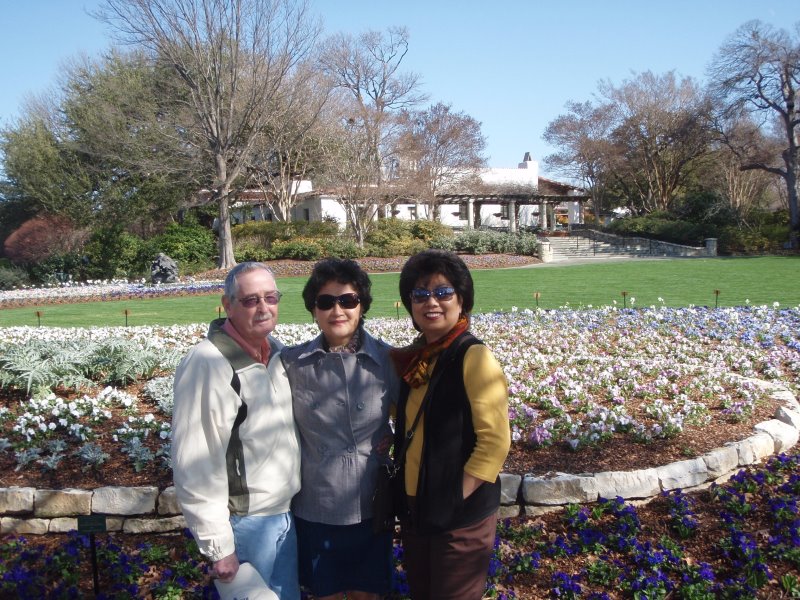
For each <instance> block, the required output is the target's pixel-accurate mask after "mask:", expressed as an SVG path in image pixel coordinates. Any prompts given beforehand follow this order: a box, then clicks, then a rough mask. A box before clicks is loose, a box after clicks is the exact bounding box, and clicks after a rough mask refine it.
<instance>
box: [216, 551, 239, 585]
mask: <svg viewBox="0 0 800 600" xmlns="http://www.w3.org/2000/svg"><path fill="white" fill-rule="evenodd" d="M238 570H239V558H238V557H237V556H236V553H235V552H234V553H233V554H229V555H228V556H226V557H225V558H221V559H219V560H218V561H217V562H215V563H213V564H212V565H211V576H212V577H214V578H215V579H219V580H220V581H222V582H224V583H230V582H231V581H233V578H234V577H236V572H237V571H238Z"/></svg>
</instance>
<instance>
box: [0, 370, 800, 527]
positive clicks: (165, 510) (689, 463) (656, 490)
mask: <svg viewBox="0 0 800 600" xmlns="http://www.w3.org/2000/svg"><path fill="white" fill-rule="evenodd" d="M750 381H752V382H753V383H755V384H756V385H758V386H759V387H761V388H763V389H765V390H766V391H767V393H768V395H769V396H770V397H771V398H773V399H774V400H777V401H778V402H779V407H778V409H777V410H776V411H775V415H774V418H773V419H770V420H768V421H764V422H762V423H758V424H757V425H756V426H755V427H754V431H753V435H751V436H750V437H748V438H746V439H744V440H741V441H738V442H732V443H729V444H726V445H725V446H723V447H722V448H717V449H715V450H712V451H711V452H708V453H706V454H703V455H702V456H699V457H697V458H693V459H689V460H682V461H678V462H674V463H670V464H667V465H664V466H661V467H655V468H650V469H639V470H636V471H606V472H602V473H579V474H569V473H552V474H548V475H546V476H535V475H525V476H522V475H514V474H510V473H502V474H501V475H500V481H501V484H502V491H501V504H502V506H501V508H500V516H501V517H502V518H505V517H514V516H518V515H520V514H525V515H529V516H535V515H541V514H544V513H547V512H553V511H557V510H561V509H563V508H564V506H565V505H567V504H574V503H580V504H582V503H589V502H596V501H597V500H598V499H599V498H614V497H616V496H621V497H622V498H624V499H626V500H642V501H646V500H648V499H650V498H653V497H655V496H657V495H658V494H660V493H661V492H662V491H668V490H674V489H677V488H681V489H683V490H686V489H691V488H697V487H699V486H703V485H709V484H710V483H712V482H714V481H724V480H726V479H727V478H729V477H730V476H731V475H732V474H733V473H735V472H736V471H737V470H738V469H740V468H741V467H745V466H748V465H753V464H756V463H759V462H761V461H763V460H764V459H766V458H768V457H770V456H772V455H774V454H780V453H781V452H786V451H788V450H789V449H790V448H792V447H794V446H795V445H796V444H797V442H798V431H800V404H799V403H798V402H797V399H796V398H795V396H794V394H793V393H792V392H791V391H790V390H789V389H788V388H786V387H784V386H782V385H778V384H774V383H769V382H765V381H761V380H750ZM81 515H105V516H106V528H107V530H108V531H115V532H123V533H167V532H172V531H179V530H181V529H183V528H185V527H186V522H185V521H184V519H183V516H181V514H180V509H179V508H178V502H177V500H176V498H175V488H174V487H169V488H166V489H165V490H159V489H158V488H157V487H134V488H124V487H101V488H97V489H94V490H79V489H70V488H66V489H60V490H46V489H43V490H37V489H34V488H28V487H10V488H0V534H3V535H5V534H25V535H30V534H45V533H66V532H68V531H70V530H73V529H77V526H78V516H81Z"/></svg>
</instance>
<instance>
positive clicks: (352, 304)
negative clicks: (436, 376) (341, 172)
mask: <svg viewBox="0 0 800 600" xmlns="http://www.w3.org/2000/svg"><path fill="white" fill-rule="evenodd" d="M303 300H304V302H305V306H306V308H307V309H308V310H309V312H310V313H311V314H312V316H313V318H314V321H315V322H316V323H317V325H318V326H319V328H320V331H321V333H320V335H319V336H317V337H316V338H314V339H313V340H311V341H310V342H306V343H304V344H300V345H298V346H294V347H291V348H285V349H284V350H283V352H282V353H281V357H282V359H283V361H284V364H285V366H286V371H287V374H288V376H289V383H290V385H291V388H292V399H293V408H294V417H295V420H296V422H297V427H298V430H299V433H300V449H301V460H300V464H301V489H300V492H299V493H298V494H297V495H296V496H295V497H294V500H293V501H292V512H293V513H294V516H295V523H296V528H297V537H298V552H299V571H300V582H301V584H302V585H304V586H305V587H306V588H308V589H309V590H310V591H311V593H312V594H313V595H314V597H315V598H316V599H317V600H328V599H336V598H343V597H344V595H345V594H346V595H347V598H348V600H352V599H354V600H377V599H378V598H380V597H381V596H382V595H384V594H386V593H387V592H388V591H389V587H390V583H391V575H392V535H391V533H378V534H375V533H373V530H372V522H371V517H372V507H371V502H372V495H373V492H374V490H375V484H376V480H377V472H378V468H379V466H380V464H381V463H383V462H386V460H387V459H388V447H389V445H390V443H391V442H390V440H391V436H392V431H391V428H390V426H389V413H390V408H391V407H392V405H393V404H395V403H396V400H397V390H398V387H399V386H398V385H397V376H396V375H395V373H394V369H393V367H392V363H391V361H390V360H389V349H390V347H389V345H388V344H386V343H384V342H382V341H380V340H377V339H375V338H374V337H372V336H371V335H370V334H369V333H367V332H366V331H365V329H364V314H365V313H366V312H367V311H368V310H369V307H370V304H371V302H372V296H371V295H370V280H369V277H368V275H367V274H366V272H364V271H363V270H362V269H361V267H360V266H359V265H358V264H357V263H356V262H354V261H352V260H346V259H335V258H330V259H325V260H322V261H320V262H318V263H317V264H316V265H315V266H314V270H313V272H312V273H311V277H310V278H309V280H308V281H307V282H306V285H305V287H304V289H303Z"/></svg>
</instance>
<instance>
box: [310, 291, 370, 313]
mask: <svg viewBox="0 0 800 600" xmlns="http://www.w3.org/2000/svg"><path fill="white" fill-rule="evenodd" d="M337 302H338V303H339V306H341V307H342V308H355V307H356V306H358V305H359V304H361V298H359V297H358V294H353V293H350V294H342V295H341V296H331V295H330V294H322V295H320V296H317V301H316V302H315V304H316V306H317V308H318V309H320V310H330V309H332V308H333V305H334V304H336V303H337Z"/></svg>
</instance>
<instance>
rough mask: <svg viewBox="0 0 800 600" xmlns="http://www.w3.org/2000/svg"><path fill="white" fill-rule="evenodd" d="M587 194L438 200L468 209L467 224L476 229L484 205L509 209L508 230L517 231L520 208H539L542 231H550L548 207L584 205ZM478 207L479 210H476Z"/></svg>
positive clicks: (466, 196)
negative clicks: (568, 204)
mask: <svg viewBox="0 0 800 600" xmlns="http://www.w3.org/2000/svg"><path fill="white" fill-rule="evenodd" d="M589 198H590V197H589V196H588V195H585V194H575V193H570V194H538V193H536V194H534V193H522V192H514V193H485V194H481V193H471V194H441V195H437V196H436V199H437V201H438V202H439V204H456V205H458V206H464V205H466V207H467V222H468V223H471V224H472V226H473V227H474V228H475V229H478V228H479V227H480V207H481V205H483V204H498V205H500V206H507V207H508V230H509V231H510V232H511V233H514V232H516V231H517V223H518V218H519V214H518V209H519V207H520V206H538V207H539V219H540V226H541V229H548V228H549V226H548V222H547V214H548V211H547V207H548V206H553V207H554V206H556V205H558V204H561V203H563V202H578V203H579V204H582V203H584V202H586V201H587V200H589ZM476 206H477V208H478V210H476ZM581 208H582V207H581Z"/></svg>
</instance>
